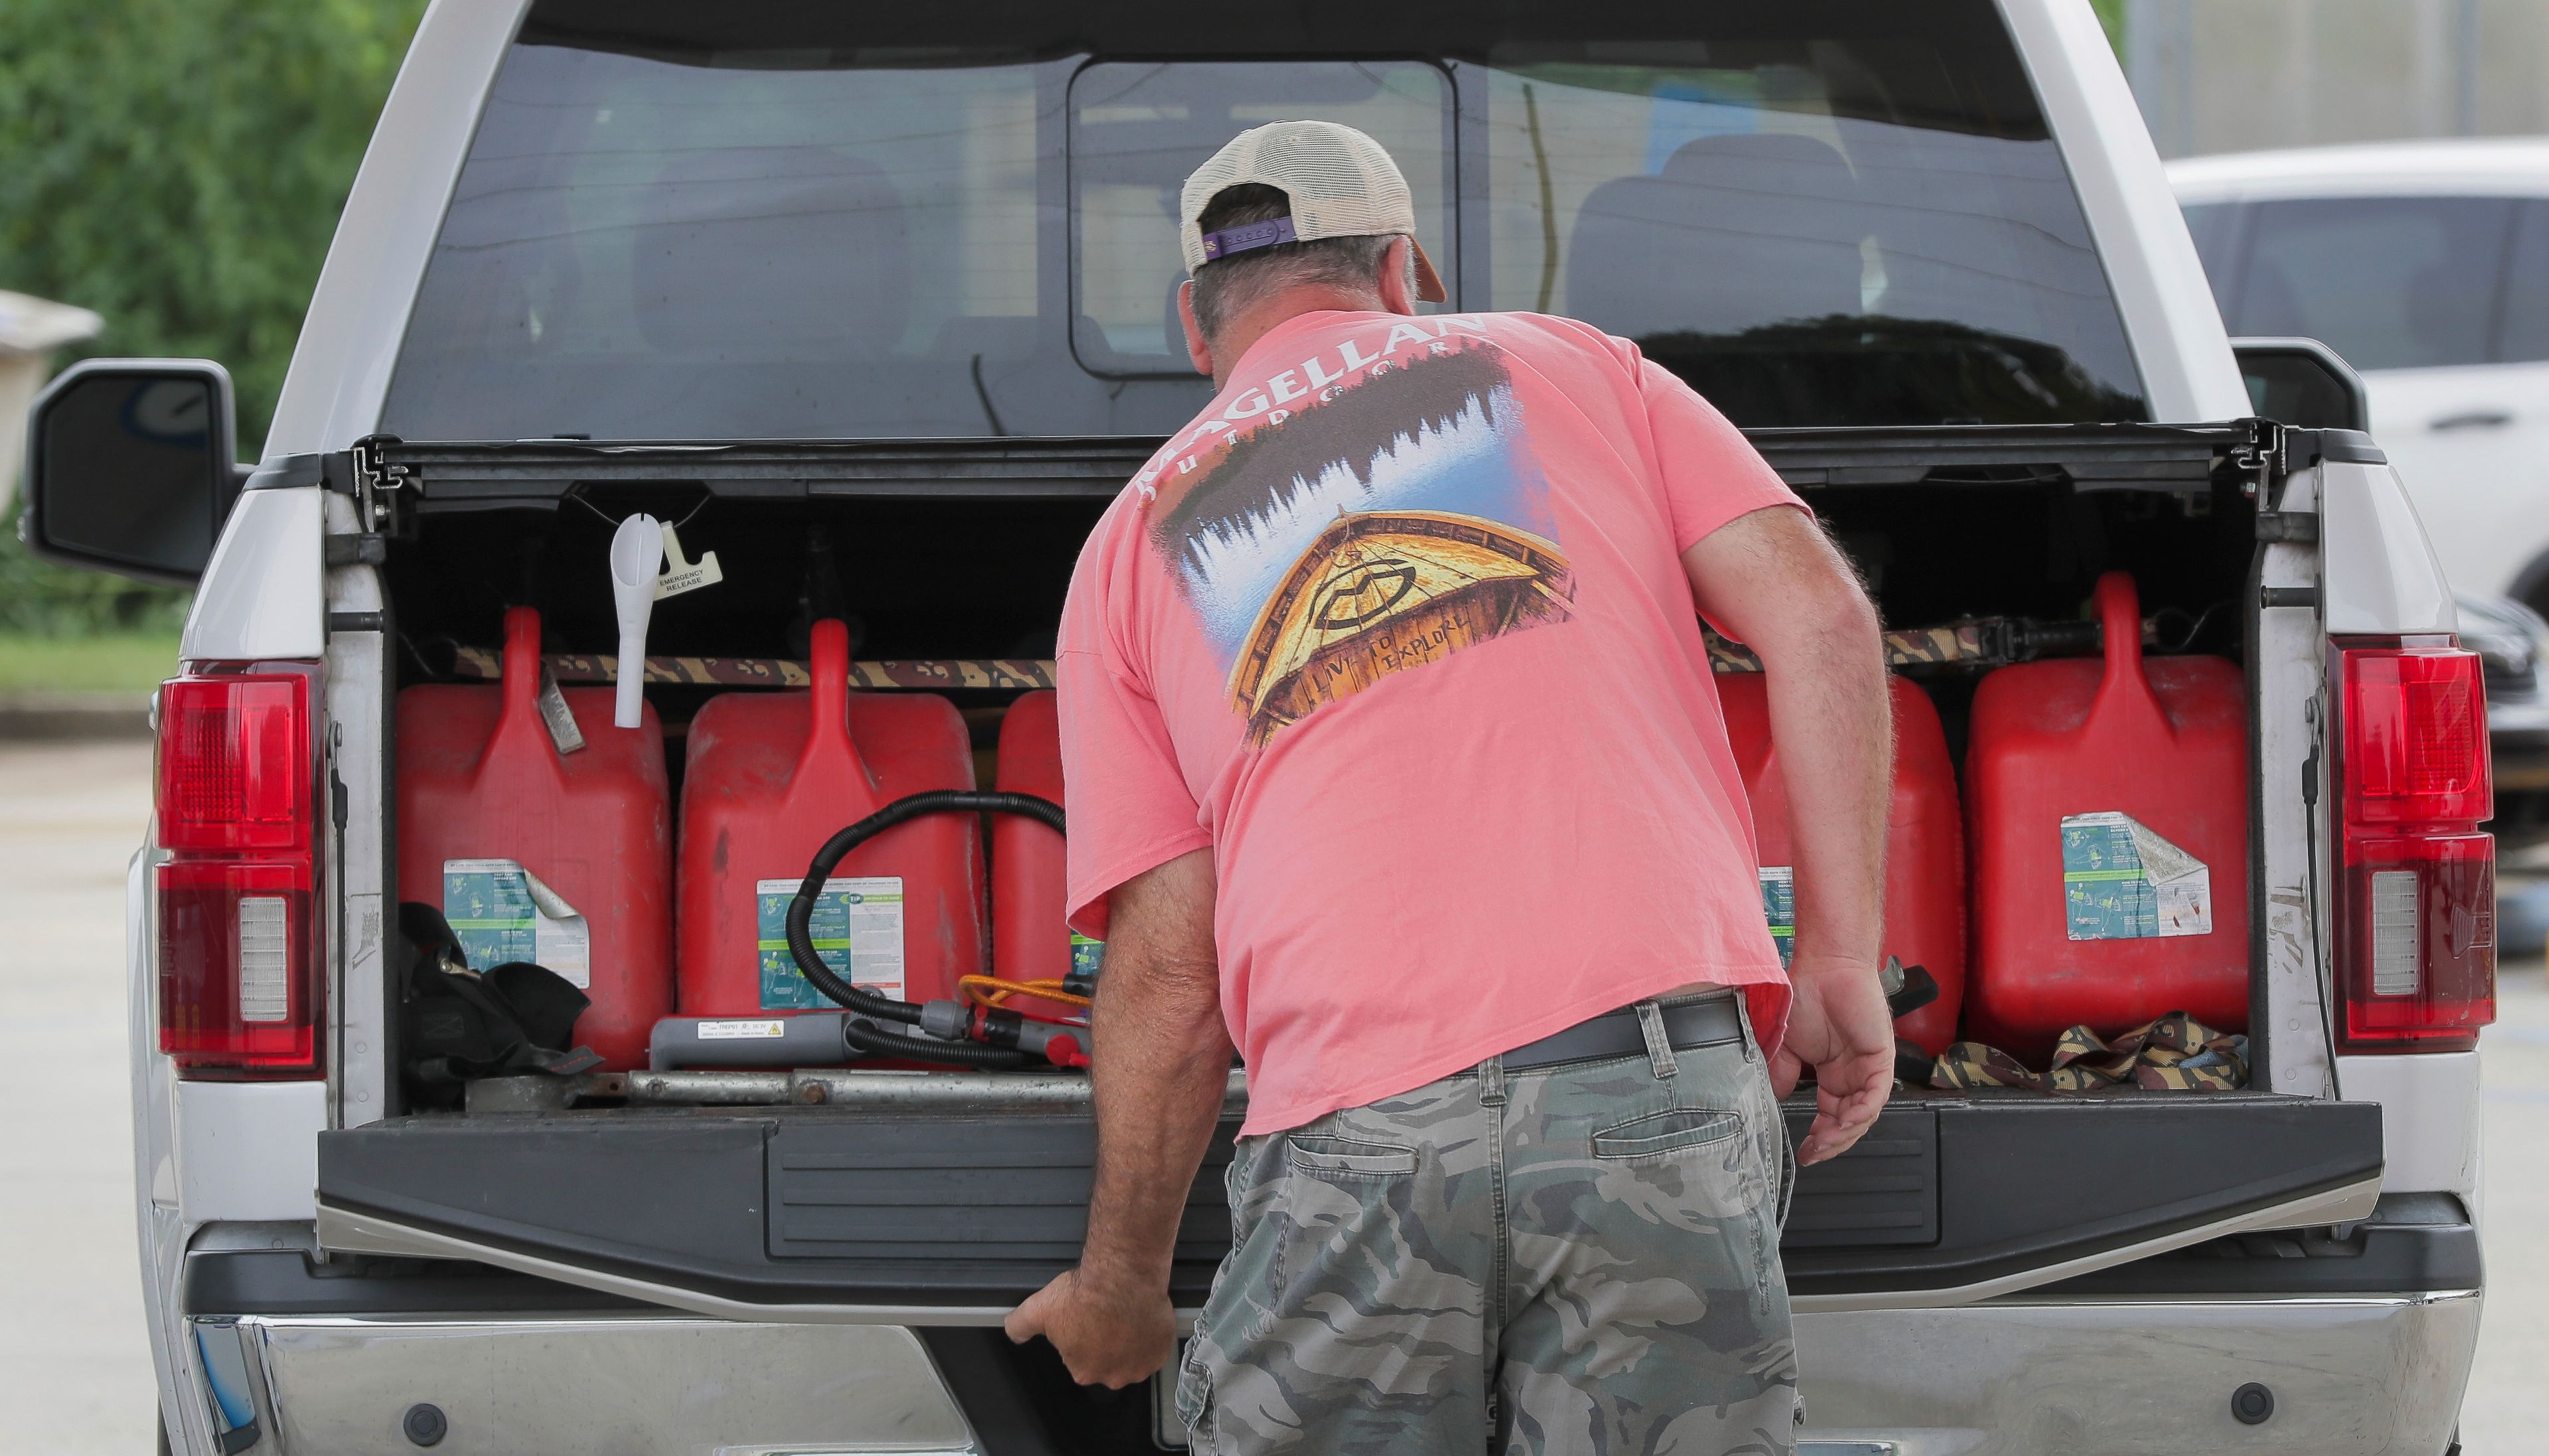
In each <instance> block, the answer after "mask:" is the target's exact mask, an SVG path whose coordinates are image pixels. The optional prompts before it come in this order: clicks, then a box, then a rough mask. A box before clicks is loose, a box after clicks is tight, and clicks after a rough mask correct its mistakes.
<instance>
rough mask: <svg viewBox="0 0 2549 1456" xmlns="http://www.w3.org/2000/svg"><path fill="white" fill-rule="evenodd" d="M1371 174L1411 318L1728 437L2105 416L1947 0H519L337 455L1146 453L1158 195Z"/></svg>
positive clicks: (1159, 291) (2032, 131)
mask: <svg viewBox="0 0 2549 1456" xmlns="http://www.w3.org/2000/svg"><path fill="white" fill-rule="evenodd" d="M1298 117H1312V118H1322V119H1329V120H1335V121H1340V122H1345V123H1348V124H1349V125H1353V126H1356V127H1360V128H1362V129H1363V130H1365V131H1367V132H1369V133H1370V134H1371V135H1373V136H1374V137H1378V138H1379V139H1380V140H1381V141H1382V143H1383V144H1385V145H1386V146H1388V147H1389V148H1390V150H1391V152H1392V153H1393V155H1395V156H1396V157H1397V159H1398V161H1399V164H1400V166H1401V168H1402V169H1403V170H1404V171H1405V172H1406V174H1407V177H1408V181H1409V184H1410V186H1411V188H1412V190H1413V192H1414V194H1415V199H1416V211H1417V221H1418V227H1419V228H1420V229H1421V232H1422V241H1423V242H1424V243H1425V245H1426V247H1427V249H1428V251H1429V252H1430V253H1431V254H1432V255H1433V257H1434V258H1435V260H1436V263H1437V264H1438V266H1439V268H1440V270H1441V272H1442V273H1443V275H1444V277H1445V281H1446V283H1447V284H1448V285H1449V287H1450V290H1451V293H1452V302H1451V303H1450V304H1448V305H1445V306H1442V307H1444V308H1446V309H1452V310H1490V309H1530V310H1542V311H1547V312H1551V313H1557V314H1564V315H1569V316H1572V317H1575V318H1582V319H1585V320H1586V321H1588V322H1591V323H1594V324H1597V325H1599V326H1600V327H1602V328H1604V329H1607V330H1609V331H1611V332H1613V333H1617V334H1621V335H1623V336H1626V337H1629V338H1633V339H1636V340H1638V341H1639V343H1640V344H1641V345H1642V346H1643V347H1644V348H1645V349H1646V350H1647V352H1648V353H1649V354H1650V355H1651V356H1652V357H1653V358H1655V359H1657V360H1658V361H1660V362H1662V363H1663V364H1665V365H1666V366H1668V367H1670V368H1672V369H1673V370H1675V371H1676V372H1678V373H1680V374H1681V375H1682V376H1683V377H1684V378H1686V379H1688V380H1690V381H1691V383H1692V384H1693V385H1695V386H1697V387H1698V388H1699V389H1700V390H1701V391H1702V392H1703V393H1705V394H1707V395H1708V396H1709V397H1710V398H1711V399H1712V400H1714V401H1715V402H1716V403H1717V404H1718V405H1719V406H1720V407H1721V408H1723V409H1725V410H1726V411H1727V412H1728V413H1729V414H1730V415H1732V416H1733V417H1734V418H1735V419H1736V420H1737V421H1738V422H1739V423H1743V424H1747V425H1753V426H1772V425H1815V424H1933V423H1955V422H1980V423H2028V422H2064V421H2084V420H2115V419H2139V418H2145V417H2147V410H2146V407H2145V405H2144V402H2143V398H2142V394H2141V386H2140V381H2139V378H2138V376H2137V374H2136V373H2135V371H2134V368H2133V364H2132V359H2131V354H2130V351H2129V349H2128V347H2127V345H2126V343H2125V339H2124V329H2123V326H2122V323H2121V320H2120V319H2119V318H2118V315H2117V311H2116V307H2115V303H2114V299H2113V297H2112V295H2111V293H2110V290H2109V289H2108V286H2107V281H2106V277H2105V274H2104V272H2103V270H2102V268H2101V267H2100V264H2099V259H2098V256H2097V252H2096V249H2095V247H2094V245H2093V243H2092V241H2091V238H2090V235H2089V230H2088V227H2087V224H2086V222H2085V220H2084V219H2083V217H2082V214H2081V210H2080V206H2079V202H2078V199H2077V197H2076V195H2075V193H2074V191H2073V189H2072V186H2071V183H2070V180H2069V177H2068V175H2067V173H2066V172H2065V169H2064V166H2063V162H2062V158H2061V155H2060V153H2059V151H2058V149H2057V148H2056V146H2055V144H2054V142H2053V141H2052V139H2051V137H2049V135H2048V134H2047V131H2046V128H2045V124H2044V119H2043V116H2042V113H2041V111H2040V109H2039V108H2038V106H2037V104H2036V101H2035V98H2034V95H2033V93H2032V91H2031V90H2030V87H2029V84H2028V81H2027V78H2026V74H2025V72H2024V70H2023V68H2022V66H2021V64H2020V61H2019V57H2018V54H2017V51H2016V48H2015V46H2014V45H2013V44H2012V42H2011V40H2010V38H2009V36H2008V34H2007V31H2006V29H2005V27H2004V26H2003V24H2002V22H2001V20H2000V19H1999V17H1998V14H1997V12H1996V10H1995V9H1994V7H1993V6H1992V5H1991V4H1990V3H1989V0H1934V3H1929V4H1924V5H1918V6H1907V5H1902V4H1900V3H1895V0H1776V3H1773V0H1747V3H1737V4H1724V5H1710V6H1691V5H1663V4H1622V3H1606V0H1587V3H1582V4H1573V5H1566V6H1546V5H1538V6H1525V5H1522V4H1519V3H1506V4H1483V5H1481V4H1461V5H1454V4H1448V3H1432V0H1422V3H1415V4H1406V5H1397V6H1385V7H1384V6H1371V5H1368V4H1346V3H1329V0H1317V3H1297V4H1276V5H1268V6H1247V7H1195V6H1169V5H1164V4H1142V5H1116V6H1105V7H1098V8H1091V7H1054V6H1047V5H1027V4H1017V5H987V6H964V7H939V6H909V7H900V8H899V11H898V13H890V12H889V11H887V10H881V9H872V8H869V7H857V8H850V7H833V6H819V5H812V4H801V5H791V4H775V5H766V6H753V7H746V8H739V9H738V8H734V7H708V8H703V7H694V6H687V5H676V4H669V3H612V4H603V3H597V0H538V3H535V4H534V5H533V6H532V7H531V10H530V13H529V16H528V18H527V20H526V22H525V24H524V26H523V28H522V30H521V32H520V34H519V37H518V38H517V40H516V41H515V43H514V45H513V46H512V47H511V49H510V51H509V52H508V53H507V55H506V57H505V59H504V61H503V63H502V68H501V70H500V71H499V73H498V75H497V77H496V79H495V83H494V86H493V88H492V91H491V93H490V95H489V98H488V101H487V104H486V109H485V112H484V115H483V116H482V118H481V120H480V124H479V127H478V130H477V133H476V136H475V139H474V141H473V142H472V145H471V148H470V151H469V154H468V157H467V160H466V162H465V164H464V165H463V168H462V171H461V174H460V178H459V182H458V185H457V187H456V189H455V191H454V195H453V197H452V200H451V203H450V206H449V209H448V212H447V215H446V217H445V219H444V221H443V225H442V228H441V231H440V234H439V235H438V237H437V238H436V241H435V245H434V248H433V251H432V254H431V258H430V261H429V263H428V265H427V268H426V271H425V278H424V281H423V284H422V287H421V289H420V292H419V295H418V298H417V300H416V304H415V308H414V311H413V314H412V317H411V320H410V322H409V325H408V330H407V334H406V337H405V339H404V340H403V342H402V345H401V348H400V352H399V357H398V362H397V365H396V370H395V373H394V375H393V378H392V382H391V387H390V392H389V397H388V401H387V404H386V406H385V408H384V410H383V417H382V421H381V427H382V428H383V429H384V430H385V431H388V432H390V433H394V434H398V435H401V436H404V437H407V438H410V439H515V438H536V437H547V436H556V435H583V436H590V437H593V438H597V439H648V438H659V439H660V438H702V437H707V438H718V437H728V438H732V437H814V438H859V437H870V438H875V437H897V436H939V437H946V436H998V435H1042V436H1069V435H1115V434H1136V435H1139V434H1157V433H1164V432H1166V431H1168V430H1171V429H1173V428H1175V427H1176V426H1177V425H1179V424H1180V423H1181V422H1183V421H1184V420H1185V419H1186V418H1187V417H1188V416H1189V415H1191V414H1192V413H1193V411H1194V410H1195V409H1198V408H1200V406H1201V405H1202V404H1203V402H1204V401H1205V399H1206V398H1207V396H1208V393H1209V386H1208V385H1207V384H1206V383H1205V382H1204V381H1202V380H1201V379H1199V378H1197V377H1196V376H1195V375H1194V374H1193V373H1192V372H1191V370H1190V369H1189V367H1188V366H1187V363H1186V360H1185V357H1184V347H1183V344H1182V342H1181V340H1180V334H1179V325H1178V320H1177V316H1176V309H1175V303H1174V299H1175V292H1176V288H1177V285H1178V283H1179V282H1180V280H1181V279H1182V278H1183V276H1184V273H1183V268H1182V266H1181V263H1180V257H1179V252H1178V247H1177V241H1176V233H1175V208H1176V202H1177V193H1178V187H1179V184H1180V181H1182V180H1183V178H1184V177H1185V175H1186V173H1187V172H1188V171H1189V170H1191V169H1192V168H1193V167H1194V166H1195V165H1196V164H1197V163H1198V162H1200V161H1201V160H1202V159H1203V158H1204V157H1205V156H1207V155H1209V154H1210V153H1211V152H1212V151H1213V149H1214V148H1216V147H1217V146H1219V145H1220V144H1221V142H1223V141H1224V140H1226V139H1227V138H1228V137H1230V136H1231V135H1233V134H1234V133H1236V132H1238V131H1240V130H1242V129H1244V128H1246V127H1250V126H1254V125H1257V124H1259V123H1262V122H1267V121H1274V120H1277V119H1284V118H1298Z"/></svg>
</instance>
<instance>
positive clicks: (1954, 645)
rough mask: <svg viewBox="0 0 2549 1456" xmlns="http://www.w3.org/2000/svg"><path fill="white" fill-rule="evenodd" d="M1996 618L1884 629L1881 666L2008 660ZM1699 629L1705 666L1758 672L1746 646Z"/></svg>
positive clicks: (1758, 662)
mask: <svg viewBox="0 0 2549 1456" xmlns="http://www.w3.org/2000/svg"><path fill="white" fill-rule="evenodd" d="M1997 620H1998V619H1996V618H1994V619H1981V620H1974V621H1964V622H1950V623H1949V624H1947V625H1946V626H1943V627H1912V628H1907V629H1904V630H1901V631H1895V632H1888V633H1886V634H1885V665H1886V666H1887V667H1889V668H1913V667H1924V666H1933V667H1935V666H1943V665H1946V664H1949V663H1971V664H1975V665H1977V666H1990V665H1994V664H1997V663H2002V662H2008V661H2011V658H2010V656H2009V654H2008V653H2007V651H2006V649H2004V648H2001V647H1999V646H1997V645H1996V644H1995V641H1994V638H1995V635H1996V634H1995V633H1994V631H1993V627H1994V624H1995V622H1996V621H1997ZM1700 632H1701V634H1702V635H1703V636H1705V637H1706V638H1707V639H1708V666H1709V667H1710V669H1711V670H1713V671H1716V672H1720V673H1757V672H1759V671H1761V660H1760V659H1759V658H1757V657H1754V656H1753V655H1752V650H1751V649H1750V648H1748V647H1744V646H1740V645H1738V644H1736V643H1733V642H1729V641H1727V640H1726V639H1725V638H1723V637H1720V636H1719V635H1717V633H1716V631H1715V630H1714V629H1713V628H1710V627H1709V626H1707V625H1706V624H1704V623H1703V624H1702V625H1701V627H1700ZM2001 635H2005V634H2001Z"/></svg>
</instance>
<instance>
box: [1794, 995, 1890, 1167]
mask: <svg viewBox="0 0 2549 1456" xmlns="http://www.w3.org/2000/svg"><path fill="white" fill-rule="evenodd" d="M1791 979H1792V982H1793V984H1794V985H1795V987H1796V1000H1795V1001H1794V1002H1793V1003H1792V1004H1791V1006H1790V1008H1789V1012H1788V1037H1787V1040H1786V1041H1785V1042H1784V1043H1782V1044H1781V1045H1780V1047H1779V1054H1778V1056H1777V1058H1776V1059H1775V1060H1774V1062H1773V1063H1772V1065H1771V1067H1770V1082H1771V1085H1772V1086H1773V1087H1775V1088H1777V1089H1778V1093H1779V1095H1780V1096H1782V1097H1785V1096H1787V1095H1788V1093H1789V1092H1791V1091H1793V1090H1795V1088H1796V1085H1797V1079H1798V1077H1799V1076H1801V1075H1802V1074H1803V1073H1804V1070H1805V1068H1807V1067H1809V1066H1811V1067H1813V1068H1814V1069H1815V1125H1814V1126H1813V1127H1812V1128H1810V1129H1808V1130H1807V1132H1806V1140H1805V1143H1804V1145H1803V1146H1801V1147H1799V1148H1798V1149H1797V1160H1798V1161H1799V1162H1807V1163H1819V1162H1822V1161H1823V1160H1824V1159H1826V1158H1830V1157H1838V1156H1840V1155H1841V1153H1844V1152H1847V1151H1848V1150H1849V1147H1850V1144H1851V1143H1853V1142H1856V1141H1857V1140H1858V1139H1859V1138H1860V1137H1861V1136H1863V1135H1864V1134H1865V1133H1866V1132H1867V1130H1868V1129H1869V1128H1871V1127H1873V1126H1875V1123H1876V1115H1877V1114H1878V1113H1880V1112H1883V1111H1884V1110H1885V1099H1886V1098H1887V1097H1889V1096H1891V1095H1893V1091H1894V1017H1893V1015H1892V1014H1891V1013H1890V1012H1889V1011H1888V1010H1887V1008H1886V1005H1885V992H1884V990H1883V988H1882V987H1880V986H1879V985H1878V984H1877V980H1876V967H1875V966H1873V965H1862V964H1859V963H1857V962H1855V961H1846V960H1833V961H1825V962H1822V963H1819V964H1809V963H1808V961H1807V959H1806V957H1805V956H1802V955H1800V956H1798V957H1797V963H1796V964H1795V965H1794V966H1793V967H1791Z"/></svg>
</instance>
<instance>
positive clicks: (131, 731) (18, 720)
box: [0, 688, 150, 743]
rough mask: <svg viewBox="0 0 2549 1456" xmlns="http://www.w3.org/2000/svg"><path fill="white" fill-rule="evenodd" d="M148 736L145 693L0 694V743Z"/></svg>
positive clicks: (24, 691) (147, 697) (37, 691)
mask: <svg viewBox="0 0 2549 1456" xmlns="http://www.w3.org/2000/svg"><path fill="white" fill-rule="evenodd" d="M149 736H150V694H149V693H147V692H55V691H47V690H41V689H32V688H31V689H22V690H17V691H5V692H0V743H5V742H30V741H47V740H49V741H59V740H62V739H66V738H147V737H149Z"/></svg>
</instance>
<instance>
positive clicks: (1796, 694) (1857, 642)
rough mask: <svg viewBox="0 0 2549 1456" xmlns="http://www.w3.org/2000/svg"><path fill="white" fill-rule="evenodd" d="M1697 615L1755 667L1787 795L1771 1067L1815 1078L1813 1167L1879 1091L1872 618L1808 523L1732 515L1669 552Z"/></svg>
mask: <svg viewBox="0 0 2549 1456" xmlns="http://www.w3.org/2000/svg"><path fill="white" fill-rule="evenodd" d="M1682 565H1683V567H1684V569H1685V570H1687V571H1688V573H1689V575H1690V585H1691V592H1692V593H1693V595H1694V596H1696V597H1697V598H1698V602H1699V607H1700V610H1702V611H1704V612H1706V613H1707V614H1708V616H1709V617H1710V619H1711V620H1713V621H1715V622H1716V623H1717V624H1718V625H1719V626H1721V627H1723V628H1724V629H1725V630H1726V631H1727V632H1728V633H1730V634H1731V635H1733V636H1734V637H1735V638H1736V639H1737V640H1739V641H1741V642H1743V643H1744V644H1745V645H1746V646H1747V647H1749V648H1751V649H1752V651H1753V653H1754V654H1755V655H1757V656H1758V657H1759V658H1760V659H1761V669H1762V671H1763V672H1764V673H1765V674H1766V675H1767V677H1768V687H1769V698H1770V742H1771V745H1772V747H1773V749H1774V750H1775V751H1776V753H1777V755H1778V759H1779V773H1780V774H1781V776H1782V777H1783V778H1784V779H1785V780H1786V782H1787V785H1788V806H1789V807H1788V812H1789V828H1790V842H1791V844H1792V845H1793V848H1794V855H1795V859H1796V874H1797V939H1796V948H1795V954H1794V955H1793V956H1792V957H1791V960H1790V965H1789V979H1790V981H1791V983H1792V984H1793V986H1794V988H1795V992H1796V997H1795V1001H1794V1005H1793V1009H1792V1011H1791V1013H1790V1016H1789V1024H1788V1037H1787V1042H1786V1044H1785V1046H1784V1047H1782V1048H1781V1050H1780V1053H1779V1062H1778V1065H1777V1067H1775V1068H1774V1071H1775V1072H1776V1080H1777V1082H1778V1084H1779V1087H1780V1090H1781V1091H1783V1092H1784V1091H1785V1090H1787V1088H1789V1087H1791V1086H1794V1085H1795V1083H1796V1080H1797V1078H1798V1076H1799V1074H1800V1072H1801V1070H1802V1068H1803V1067H1805V1066H1812V1067H1813V1068H1814V1069H1815V1089H1816V1101H1817V1108H1816V1117H1815V1123H1814V1127H1813V1128H1812V1130H1810V1131H1809V1132H1808V1134H1807V1135H1806V1140H1805V1144H1804V1146H1803V1147H1801V1148H1800V1149H1799V1150H1798V1155H1799V1156H1800V1157H1801V1158H1803V1159H1804V1160H1805V1161H1807V1162H1810V1163H1812V1162H1821V1161H1823V1160H1824V1159H1826V1158H1829V1157H1833V1156H1836V1155H1838V1154H1839V1153H1841V1152H1842V1151H1843V1150H1845V1149H1847V1148H1848V1147H1849V1145H1850V1144H1851V1143H1853V1142H1856V1141H1857V1140H1858V1139H1859V1137H1860V1136H1861V1135H1862V1134H1864V1133H1865V1132H1866V1131H1867V1130H1868V1128H1869V1127H1870V1126H1871V1125H1873V1124H1874V1123H1875V1121H1876V1115H1877V1113H1878V1112H1880V1111H1882V1110H1883V1109H1884V1106H1885V1101H1886V1098H1887V1097H1888V1096H1889V1095H1890V1094H1891V1093H1892V1091H1893V1087H1894V1021H1893V1018H1892V1016H1891V1015H1890V1014H1889V1013H1888V1012H1887V1010H1886V1006H1885V994H1884V991H1883V988H1882V987H1881V986H1880V985H1879V983H1878V980H1877V957H1878V956H1879V954H1880V953H1881V949H1882V944H1883V931H1884V920H1885V819H1886V812H1887V807H1888V803H1889V799H1890V797H1891V782H1892V776H1893V770H1894V736H1893V735H1894V729H1893V722H1892V718H1891V716H1890V710H1889V707H1888V704H1887V702H1886V686H1887V684H1886V671H1885V656H1884V650H1883V643H1882V639H1881V637H1880V635H1879V632H1878V628H1877V620H1876V609H1875V607H1874V606H1872V605H1870V604H1869V602H1868V599H1867V593H1866V592H1865V591H1863V590H1862V589H1861V588H1860V587H1859V584H1858V576H1857V574H1856V573H1855V572H1854V571H1852V570H1851V569H1850V565H1849V562H1848V560H1847V559H1846V558H1844V557H1843V556H1842V555H1841V550H1840V548H1838V547H1836V546H1835V545H1833V543H1832V541H1831V540H1830V539H1829V538H1827V537H1826V536H1825V535H1824V533H1823V530H1822V529H1821V528H1820V527H1819V526H1817V525H1816V524H1815V522H1814V520H1813V518H1812V517H1810V516H1808V515H1807V514H1806V513H1805V512H1804V511H1802V510H1798V509H1794V508H1791V507H1788V506H1770V507H1767V508H1764V509H1759V510H1754V511H1751V512H1749V513H1747V514H1744V515H1739V516H1737V517H1736V518H1734V519H1733V520H1730V521H1728V522H1726V523H1725V524H1724V525H1721V526H1719V527H1717V528H1716V529H1715V530H1713V531H1710V532H1709V533H1708V534H1707V535H1705V536H1703V537H1701V538H1700V539H1699V540H1698V541H1697V542H1695V543H1693V544H1692V545H1691V547H1690V548H1689V549H1688V550H1686V551H1684V552H1683V553H1682Z"/></svg>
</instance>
